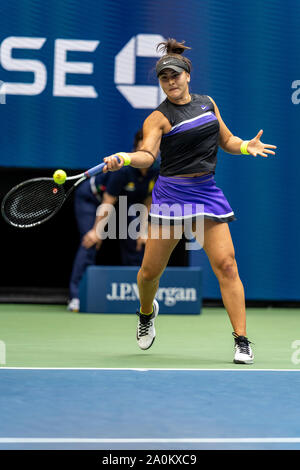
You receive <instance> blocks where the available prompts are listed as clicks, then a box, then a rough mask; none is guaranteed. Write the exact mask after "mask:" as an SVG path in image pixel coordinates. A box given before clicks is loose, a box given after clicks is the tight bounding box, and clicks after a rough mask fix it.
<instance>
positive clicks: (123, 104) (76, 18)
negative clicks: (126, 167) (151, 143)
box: [0, 0, 300, 300]
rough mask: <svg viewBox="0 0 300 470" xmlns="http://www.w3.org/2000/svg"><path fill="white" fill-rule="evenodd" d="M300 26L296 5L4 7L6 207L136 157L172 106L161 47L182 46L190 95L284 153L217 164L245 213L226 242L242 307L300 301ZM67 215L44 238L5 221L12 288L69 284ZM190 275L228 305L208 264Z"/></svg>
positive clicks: (192, 2)
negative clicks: (148, 130)
mask: <svg viewBox="0 0 300 470" xmlns="http://www.w3.org/2000/svg"><path fill="white" fill-rule="evenodd" d="M299 23H300V2H298V1H279V0H274V1H273V0H271V1H267V2H262V1H260V0H251V1H248V0H244V1H229V0H227V1H215V0H207V1H199V0H197V1H196V0H189V2H188V3H185V2H182V1H178V0H172V1H169V0H165V1H164V2H158V1H157V2H156V1H153V0H144V1H142V2H138V1H129V2H124V1H108V0H107V1H98V0H97V1H96V0H86V1H85V2H79V1H74V0H72V1H71V0H64V1H63V2H62V1H59V0H52V1H51V2H37V1H33V0H22V1H21V0H10V2H5V3H4V2H2V4H1V15H0V43H1V48H0V80H1V81H2V82H4V83H5V84H2V88H1V91H2V95H1V96H0V101H1V103H3V105H2V106H0V124H1V154H0V165H1V166H2V170H1V174H0V184H1V196H3V194H4V193H5V191H6V189H7V186H10V187H11V186H13V185H14V184H15V183H17V182H18V181H19V180H22V179H26V178H27V176H28V174H29V173H28V172H30V171H32V172H34V171H36V169H37V168H38V169H40V170H39V171H38V173H39V174H41V175H43V174H45V173H46V172H47V169H51V171H52V169H54V168H64V169H67V170H70V169H72V170H74V172H75V170H76V169H81V168H87V167H89V166H92V165H95V164H96V163H97V162H98V161H99V160H101V159H102V158H103V156H105V155H108V154H111V153H113V152H115V151H120V150H123V151H126V150H127V151H130V150H131V147H132V140H133V136H134V133H135V131H136V130H137V129H138V128H140V127H141V125H142V122H143V120H144V119H145V118H146V116H147V115H148V114H149V113H150V112H151V110H152V109H154V108H155V107H156V106H157V105H158V104H159V103H160V101H161V100H162V99H163V96H162V93H161V90H160V89H159V88H158V86H157V80H156V79H155V73H154V67H155V62H156V60H157V54H156V52H155V47H154V46H155V44H156V43H157V42H159V40H160V39H162V38H163V37H165V38H167V37H170V36H171V37H175V38H177V39H178V40H182V39H184V40H185V41H186V44H187V45H188V46H191V47H192V50H191V51H189V53H188V54H187V55H188V57H189V58H190V59H191V60H192V62H193V72H192V82H191V91H192V92H195V93H203V94H208V95H210V96H212V97H213V98H214V99H215V101H216V103H217V104H218V106H219V109H220V111H221V114H222V117H223V119H224V121H225V123H226V124H227V126H228V127H229V129H230V130H231V131H232V132H233V133H234V134H235V135H238V136H239V137H241V138H243V139H251V138H252V137H254V136H255V135H256V134H257V132H258V131H259V130H260V129H263V130H264V134H263V137H262V141H263V142H266V143H271V144H275V145H277V146H278V149H277V154H276V156H275V157H270V158H267V159H265V158H262V157H258V158H252V157H247V156H233V155H228V154H225V153H224V152H222V151H219V164H218V166H217V172H216V180H217V183H218V185H219V186H220V187H221V188H222V189H223V191H224V193H225V195H226V196H227V197H228V199H229V202H230V204H231V206H232V207H233V209H234V211H235V213H236V217H237V221H236V222H234V223H231V224H230V228H231V231H232V236H233V239H234V244H235V247H236V256H237V260H238V264H239V270H240V275H241V278H242V280H243V281H244V284H245V288H246V296H247V298H248V299H274V300H300V294H299V273H298V269H297V266H298V265H299V261H300V255H299V228H300V222H299V217H298V201H297V192H298V191H297V189H298V188H297V183H298V179H299V176H298V175H299V170H300V163H299V157H298V148H299V117H300V107H299V105H298V102H299V101H300V93H298V88H300V75H299V74H300V70H299V61H298V59H297V58H298V54H299V50H300V34H299ZM28 61H30V62H28ZM298 79H299V81H298ZM0 85H1V84H0ZM74 87H75V88H74ZM3 92H4V93H5V94H3ZM4 101H5V103H6V104H4ZM9 168H11V169H10V170H9V171H8V169H9ZM24 168H27V170H25V169H24ZM8 173H9V174H10V179H8V176H7V175H8ZM63 214H64V216H60V219H59V223H58V219H55V220H56V221H52V222H51V223H50V222H49V224H48V225H46V226H45V227H43V228H40V229H39V230H40V232H38V231H34V232H26V233H25V232H23V231H22V232H19V231H14V230H13V229H11V228H9V227H7V226H6V225H5V224H4V222H3V221H1V224H0V233H1V241H2V243H1V252H2V253H1V257H2V267H4V269H2V277H3V279H2V285H4V286H9V285H12V284H11V283H12V282H14V279H16V277H14V275H13V274H9V273H11V272H12V273H13V272H16V271H18V276H19V278H20V282H21V279H24V282H25V283H26V282H27V283H29V282H30V283H33V282H37V283H38V285H40V284H43V283H45V285H49V284H51V283H52V284H51V285H54V286H55V285H58V284H55V283H56V282H58V278H59V279H60V281H59V285H64V284H65V283H66V280H67V278H68V275H69V272H70V269H71V267H70V262H71V260H72V258H73V255H74V253H75V249H76V244H77V238H76V237H77V232H76V225H75V223H74V219H73V218H72V217H73V216H72V215H71V214H72V210H71V207H69V210H66V211H64V212H63ZM57 246H59V247H61V249H62V250H64V252H65V253H66V263H65V265H63V266H61V265H60V266H59V269H58V265H57V263H56V262H55V261H54V260H53V256H51V260H52V263H48V261H47V260H48V258H47V257H46V262H45V261H44V262H42V256H43V254H45V253H48V255H49V253H55V250H56V247H57ZM20 247H22V249H20ZM24 252H25V253H26V256H25V257H24ZM22 253H23V254H22ZM29 253H31V255H30V256H29ZM35 254H37V255H38V256H35ZM48 255H47V256H48ZM28 257H29V258H30V263H31V266H33V267H34V266H35V263H37V265H36V268H37V271H36V272H42V271H43V269H44V271H43V274H41V275H39V276H38V280H35V278H32V279H31V278H28V276H29V274H28V262H29V260H28ZM190 263H191V265H197V264H201V265H202V266H203V268H204V297H207V298H216V299H218V298H220V293H219V289H218V286H217V283H216V280H215V278H214V275H213V273H212V272H211V268H210V267H209V265H208V262H207V259H206V256H205V254H204V253H203V250H202V251H198V252H191V253H190ZM45 271H46V272H47V273H48V274H47V275H45ZM55 273H56V274H55ZM8 279H9V281H8ZM18 282H19V281H18ZM27 285H28V284H27ZM31 285H32V284H31Z"/></svg>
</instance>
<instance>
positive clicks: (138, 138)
mask: <svg viewBox="0 0 300 470" xmlns="http://www.w3.org/2000/svg"><path fill="white" fill-rule="evenodd" d="M141 140H143V129H139V130H138V131H137V132H136V134H135V136H134V142H133V149H134V150H136V148H137V145H138V143H139V142H140V141H141Z"/></svg>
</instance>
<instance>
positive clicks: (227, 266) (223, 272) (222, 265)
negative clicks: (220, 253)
mask: <svg viewBox="0 0 300 470" xmlns="http://www.w3.org/2000/svg"><path fill="white" fill-rule="evenodd" d="M217 272H218V274H219V276H220V277H222V279H226V280H231V281H235V280H236V279H237V278H238V275H239V274H238V269H237V264H236V260H235V257H234V255H229V256H226V257H224V258H223V259H222V260H220V262H219V263H218V265H217ZM219 276H218V277H219Z"/></svg>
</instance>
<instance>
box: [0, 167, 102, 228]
mask: <svg viewBox="0 0 300 470" xmlns="http://www.w3.org/2000/svg"><path fill="white" fill-rule="evenodd" d="M104 166H105V163H100V164H99V165H96V166H94V167H93V168H90V169H89V170H87V171H85V172H84V173H80V174H78V175H75V176H68V177H67V178H66V181H65V183H63V184H57V183H55V182H54V180H53V178H34V179H30V180H27V181H24V182H23V183H20V184H18V185H17V186H15V187H14V188H12V189H11V190H10V191H9V192H8V193H7V194H6V196H5V197H4V198H3V200H2V204H1V212H2V216H3V218H4V219H5V221H6V222H7V223H8V224H10V225H13V226H14V227H18V228H29V227H35V226H37V225H40V224H42V223H44V222H46V221H47V220H49V219H51V218H52V217H53V216H54V215H55V214H57V212H58V211H59V210H60V209H61V207H62V205H63V203H64V202H65V201H66V199H67V198H68V197H69V196H70V194H71V193H72V192H73V191H74V189H75V188H76V187H77V186H78V185H79V184H80V183H82V182H83V181H85V180H86V179H88V178H90V177H91V176H95V175H98V174H99V173H101V172H102V170H103V167H104ZM67 181H76V182H75V183H74V184H73V185H72V186H71V187H70V188H69V189H68V190H67V186H65V184H66V182H67Z"/></svg>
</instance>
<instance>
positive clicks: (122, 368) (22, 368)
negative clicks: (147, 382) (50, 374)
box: [0, 365, 300, 372]
mask: <svg viewBox="0 0 300 470" xmlns="http://www.w3.org/2000/svg"><path fill="white" fill-rule="evenodd" d="M248 367H249V366H247V365H245V369H168V368H158V367H154V368H142V367H0V371H1V370H135V371H139V372H147V371H156V370H160V371H161V370H162V371H214V370H215V371H222V372H227V371H231V372H232V371H235V372H300V368H299V369H252V368H248Z"/></svg>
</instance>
